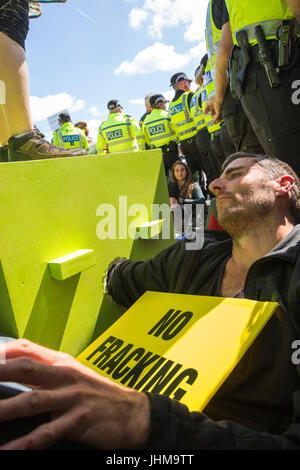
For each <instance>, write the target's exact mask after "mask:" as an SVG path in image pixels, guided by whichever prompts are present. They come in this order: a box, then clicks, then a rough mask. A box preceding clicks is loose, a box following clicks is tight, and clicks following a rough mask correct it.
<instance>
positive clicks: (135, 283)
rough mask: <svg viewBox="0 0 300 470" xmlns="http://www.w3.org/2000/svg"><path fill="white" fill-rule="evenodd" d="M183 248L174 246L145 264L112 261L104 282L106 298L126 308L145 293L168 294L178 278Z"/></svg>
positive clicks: (177, 245)
mask: <svg viewBox="0 0 300 470" xmlns="http://www.w3.org/2000/svg"><path fill="white" fill-rule="evenodd" d="M184 248H185V247H184V245H182V244H181V243H174V244H173V245H171V246H170V247H169V248H167V249H165V250H163V251H162V252H161V253H159V254H158V255H156V256H155V257H154V258H152V259H149V260H147V261H132V260H125V261H121V262H118V260H117V262H115V260H114V261H112V262H111V263H110V265H109V267H108V270H107V276H106V280H105V290H106V293H107V295H108V296H109V297H110V298H111V299H112V300H113V301H114V302H116V303H117V304H119V305H122V306H123V307H126V308H129V307H130V306H131V305H132V304H133V303H134V302H136V301H137V300H138V299H139V297H140V296H141V295H143V294H144V293H145V292H146V291H155V292H170V288H171V287H170V286H171V285H172V283H173V282H174V279H177V276H178V269H180V266H181V262H182V257H183V254H184V253H185V249H184Z"/></svg>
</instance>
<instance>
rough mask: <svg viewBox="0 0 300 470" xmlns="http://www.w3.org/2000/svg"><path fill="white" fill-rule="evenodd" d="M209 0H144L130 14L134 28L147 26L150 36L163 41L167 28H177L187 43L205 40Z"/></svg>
mask: <svg viewBox="0 0 300 470" xmlns="http://www.w3.org/2000/svg"><path fill="white" fill-rule="evenodd" d="M207 5H208V0H144V4H143V6H142V7H140V8H133V9H132V10H131V11H130V13H129V24H130V26H132V27H133V28H139V27H145V25H146V26H147V32H148V35H149V36H151V37H152V38H156V39H161V38H162V36H163V31H164V29H165V28H174V27H176V28H177V30H178V31H181V32H182V35H183V37H184V38H185V40H186V41H189V42H195V41H201V40H203V39H204V35H205V23H206V11H207Z"/></svg>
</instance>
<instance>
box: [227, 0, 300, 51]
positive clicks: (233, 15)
mask: <svg viewBox="0 0 300 470" xmlns="http://www.w3.org/2000/svg"><path fill="white" fill-rule="evenodd" d="M226 6H227V10H228V13H229V21H230V27H231V31H232V37H233V41H234V43H235V44H237V40H236V33H237V32H238V31H239V30H240V29H245V28H246V29H247V27H249V26H252V28H251V29H252V33H251V34H248V40H249V42H250V43H251V44H253V45H254V44H257V40H256V38H255V35H254V34H253V31H254V27H255V26H256V25H258V24H260V25H261V26H262V27H263V29H264V31H265V36H266V39H276V31H277V27H278V26H279V25H280V23H281V22H282V20H291V19H295V15H294V14H293V12H292V11H291V9H290V8H289V6H288V4H287V3H286V2H285V1H282V0H272V1H268V2H263V3H262V2H261V0H251V1H250V0H249V1H246V0H244V1H242V2H241V1H237V0H226ZM276 20H277V21H276ZM252 36H253V37H252ZM297 36H299V34H297Z"/></svg>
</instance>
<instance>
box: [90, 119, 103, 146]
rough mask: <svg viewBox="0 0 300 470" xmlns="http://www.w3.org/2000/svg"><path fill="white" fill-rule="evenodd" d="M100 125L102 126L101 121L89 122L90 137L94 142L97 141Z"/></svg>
mask: <svg viewBox="0 0 300 470" xmlns="http://www.w3.org/2000/svg"><path fill="white" fill-rule="evenodd" d="M100 124H101V121H99V119H91V120H89V121H87V127H88V130H89V135H90V137H92V139H93V140H94V142H96V141H97V136H98V129H99V126H100Z"/></svg>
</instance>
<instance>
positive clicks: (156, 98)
mask: <svg viewBox="0 0 300 470" xmlns="http://www.w3.org/2000/svg"><path fill="white" fill-rule="evenodd" d="M161 101H162V102H163V103H169V101H168V100H166V99H165V97H164V96H163V95H153V96H151V98H150V100H149V103H150V105H151V106H152V107H153V106H155V105H156V104H157V103H159V102H161Z"/></svg>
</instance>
